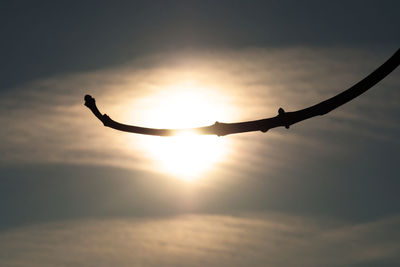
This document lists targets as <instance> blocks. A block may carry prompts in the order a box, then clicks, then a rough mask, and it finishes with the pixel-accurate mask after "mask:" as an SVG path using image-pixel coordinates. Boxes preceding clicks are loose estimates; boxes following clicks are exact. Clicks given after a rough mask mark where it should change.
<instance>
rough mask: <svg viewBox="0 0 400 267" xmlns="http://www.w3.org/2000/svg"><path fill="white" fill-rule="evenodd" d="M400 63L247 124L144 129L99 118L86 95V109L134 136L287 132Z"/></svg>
mask: <svg viewBox="0 0 400 267" xmlns="http://www.w3.org/2000/svg"><path fill="white" fill-rule="evenodd" d="M399 63H400V49H399V50H397V51H396V53H394V55H393V56H392V57H390V58H389V59H388V60H387V61H386V62H385V63H383V64H382V65H381V66H380V67H379V68H377V69H376V70H375V71H374V72H372V73H371V74H369V75H368V76H367V77H365V78H364V79H362V80H361V81H360V82H358V83H356V84H355V85H353V86H352V87H350V88H349V89H347V90H345V91H343V92H342V93H340V94H338V95H336V96H334V97H332V98H329V99H327V100H325V101H322V102H321V103H318V104H316V105H314V106H311V107H308V108H305V109H301V110H298V111H292V112H285V111H284V110H283V109H282V108H279V110H278V115H277V116H276V117H272V118H266V119H261V120H255V121H246V122H238V123H222V122H216V123H215V124H213V125H210V126H204V127H198V128H190V129H153V128H144V127H138V126H132V125H126V124H122V123H119V122H116V121H114V120H112V119H111V118H110V117H109V116H107V114H104V115H102V114H101V113H100V111H99V110H98V108H97V107H96V102H95V99H94V98H93V97H91V96H90V95H85V106H87V107H88V108H89V109H90V110H91V111H92V112H93V114H94V115H95V116H96V117H97V118H98V119H99V120H100V121H101V122H103V124H104V126H107V127H110V128H113V129H116V130H119V131H124V132H130V133H137V134H146V135H157V136H171V135H176V134H179V133H182V132H187V131H191V132H193V131H194V132H196V133H198V134H208V135H218V136H223V135H228V134H235V133H244V132H252V131H261V132H264V133H265V132H266V131H268V130H269V129H272V128H275V127H280V126H284V127H286V128H287V129H288V128H289V126H290V125H292V124H295V123H297V122H300V121H303V120H306V119H309V118H312V117H315V116H318V115H319V116H321V115H324V114H327V113H328V112H330V111H332V110H334V109H336V108H337V107H339V106H341V105H343V104H345V103H347V102H349V101H351V100H352V99H354V98H356V97H357V96H359V95H361V94H362V93H364V92H365V91H367V90H368V89H370V88H371V87H373V86H374V85H375V84H377V83H378V82H379V81H381V80H382V79H383V78H385V77H386V76H387V75H388V74H389V73H391V72H392V71H393V70H394V69H395V68H396V67H397V66H398V65H399Z"/></svg>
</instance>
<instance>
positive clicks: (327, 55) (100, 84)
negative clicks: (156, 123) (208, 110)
mask: <svg viewBox="0 0 400 267" xmlns="http://www.w3.org/2000/svg"><path fill="white" fill-rule="evenodd" d="M399 10H400V2H399V1H233V0H232V1H125V2H124V1H119V2H115V3H113V4H110V1H85V2H84V3H82V1H80V2H74V3H69V2H63V3H57V2H55V1H36V2H32V1H3V2H2V3H1V4H0V33H1V42H0V62H1V65H0V66H1V69H0V73H1V74H0V75H1V76H0V114H1V115H0V123H1V125H2V127H1V130H0V138H1V140H2V142H1V143H0V243H1V245H0V265H6V266H7V264H9V265H10V266H11V265H12V264H15V266H32V265H31V264H32V262H33V263H34V264H37V266H69V265H71V264H77V265H82V266H89V265H91V264H92V265H97V266H103V265H104V266H109V265H110V264H114V265H118V266H133V265H135V264H137V265H138V264H143V265H145V266H153V265H154V266H160V265H161V266H178V265H179V264H181V265H183V266H204V265H208V266H225V265H226V266H265V265H267V264H270V265H271V266H298V265H300V266H302V265H305V266H321V265H322V266H398V264H399V263H400V258H399V256H398V255H400V246H399V245H398V244H399V243H400V234H399V229H400V227H399V226H400V224H399V222H400V219H399V218H400V217H399V216H400V214H399V213H400V197H399V194H398V189H399V187H400V182H399V179H398V176H399V175H398V162H399V159H400V157H399V150H400V143H399V140H398V138H399V134H400V120H399V118H400V106H399V103H400V93H399V90H398V89H399V86H400V77H399V70H395V71H394V72H393V73H392V74H391V75H390V76H389V77H388V78H387V79H386V80H384V81H383V82H382V83H380V84H378V85H377V86H376V87H374V88H373V89H371V91H370V92H368V93H366V94H365V95H362V96H360V98H359V99H356V100H355V101H354V103H353V102H352V103H349V104H347V105H345V106H343V107H341V108H340V110H338V111H335V112H332V113H331V114H328V115H327V116H326V117H325V116H324V117H321V118H315V119H313V120H310V121H309V122H308V121H307V123H304V124H299V125H295V126H294V127H292V128H291V129H290V130H289V131H287V130H285V129H277V130H276V131H271V133H270V132H268V133H267V134H261V133H251V134H244V135H240V136H232V137H230V136H228V137H224V138H221V140H222V141H220V142H226V144H225V143H224V145H225V147H227V149H228V150H232V151H233V152H231V153H230V154H227V156H226V160H225V161H221V162H219V163H216V167H215V169H213V170H212V171H210V172H208V173H205V174H204V175H203V176H204V177H201V178H199V182H198V183H193V184H190V183H189V184H188V183H187V182H183V181H181V180H179V179H176V178H174V177H171V174H168V173H166V172H163V171H162V170H160V171H158V170H156V171H154V170H152V169H151V167H149V166H153V167H152V168H153V169H158V167H157V165H151V164H150V163H149V162H151V160H152V159H151V158H152V156H151V154H148V153H147V154H146V152H143V151H145V149H144V150H143V149H142V148H141V145H142V143H143V144H148V143H149V140H150V143H151V142H153V141H152V140H155V139H145V138H141V137H137V136H134V135H132V136H131V135H122V134H120V133H117V132H114V131H111V130H110V129H105V128H103V127H101V126H100V125H99V123H98V121H96V120H95V118H94V117H93V116H92V115H91V114H90V113H89V111H88V110H87V109H86V108H84V107H83V105H82V104H83V100H82V99H83V96H84V94H86V93H93V94H94V96H95V97H99V98H98V99H97V98H96V99H97V100H98V101H99V102H100V101H101V102H100V103H101V105H100V106H101V107H104V110H106V111H107V112H110V114H111V115H112V117H113V118H114V116H115V117H116V118H118V116H120V117H119V118H123V119H127V118H130V119H132V118H134V119H135V120H134V122H135V123H136V122H137V123H142V122H144V123H147V122H148V121H147V120H146V118H148V117H146V116H147V114H150V112H151V110H152V108H153V107H152V106H151V105H150V106H149V105H147V106H146V105H145V104H143V103H147V102H146V101H148V102H150V103H153V102H151V101H153V98H151V97H152V96H153V95H158V94H159V93H166V94H172V93H173V92H175V91H176V90H177V89H176V88H175V87H179V86H181V87H183V88H184V89H185V86H188V87H193V88H197V89H198V88H200V89H198V90H200V92H201V93H204V95H207V94H208V95H211V96H214V95H213V94H214V93H215V94H216V93H221V95H222V97H221V98H217V97H216V96H215V98H214V99H213V100H215V101H217V102H218V101H219V102H218V103H221V105H222V104H224V105H228V104H229V105H230V108H232V110H236V111H238V112H237V114H238V115H237V114H234V113H231V114H230V115H228V116H226V117H222V118H220V117H218V118H215V117H213V116H212V118H211V119H210V120H214V121H215V120H217V119H218V120H220V119H221V120H222V121H224V119H225V121H226V120H243V119H257V118H262V117H268V116H275V115H276V112H277V109H278V108H279V107H280V106H282V105H283V107H284V108H285V109H287V110H294V109H298V108H302V107H305V106H307V105H311V104H315V103H316V102H318V101H321V100H323V99H325V98H327V97H329V96H332V95H334V94H336V93H339V92H340V91H342V90H344V89H346V88H347V87H348V86H350V85H352V84H353V83H355V82H357V81H358V80H360V79H362V78H363V77H364V76H366V75H367V74H368V73H370V72H371V71H373V70H374V69H375V68H376V67H378V66H379V65H380V64H382V63H383V62H384V61H385V60H386V59H387V58H388V57H389V56H390V55H391V54H393V53H394V52H395V51H396V50H397V49H398V48H399V44H400V34H399V26H400V24H399ZM188 77H189V78H188ZM175 80H176V83H177V84H178V85H176V84H175ZM179 88H180V87H179ZM202 88H203V89H202ZM206 89H207V90H206ZM174 90H175V91H174ZM202 90H203V91H202ZM178 92H179V90H178ZM149 97H150V98H149ZM148 99H149V100H148ZM159 99H161V100H162V99H163V98H162V97H159V98H158V100H157V101H159ZM230 99H232V101H231V100H230ZM225 100H226V101H225ZM228 100H229V101H231V102H229V101H228ZM140 101H143V102H140ZM232 104H233V105H232ZM132 105H133V106H134V111H129V112H131V113H132V114H134V115H132V116H131V117H129V116H128V113H129V112H128V111H127V109H128V108H129V107H131V106H132ZM229 105H228V106H229ZM141 108H143V110H140V111H139V109H141ZM161 112H162V111H161ZM121 113H124V114H127V115H126V116H125V115H121ZM180 113H185V112H180ZM129 114H130V113H129ZM221 114H222V113H221ZM205 115H206V114H205ZM124 116H125V117H124ZM221 116H223V115H221ZM214 121H210V122H214ZM149 123H150V122H149ZM150 126H151V125H150ZM154 142H155V141H154ZM157 142H158V141H157ZM160 169H161V168H160ZM115 220H118V221H115ZM174 225H177V226H176V227H174ZM117 226H118V227H117ZM162 229H169V230H166V231H163V230H162ZM179 229H181V232H179ZM113 231H115V232H113ZM153 232H154V233H157V236H152V235H151V233H153ZM183 237H185V238H183ZM229 237H230V238H229ZM80 238H82V239H80ZM39 244H40V245H39ZM109 244H111V245H109ZM194 244H195V245H194ZM131 246H132V251H134V252H132V251H130V250H128V251H125V250H126V249H127V248H130V247H131ZM50 248H53V249H50ZM92 249H93V250H92ZM66 251H68V252H66ZM137 251H139V252H140V253H139V252H137ZM335 251H336V252H335ZM142 252H143V253H142ZM46 255H47V256H46ZM49 255H50V256H49ZM149 255H150V256H149ZM151 255H155V256H154V257H152V256H151ZM71 258H74V259H76V262H71V261H70V259H71ZM101 264H103V265H101ZM12 266H14V265H12ZM34 266H36V265H34Z"/></svg>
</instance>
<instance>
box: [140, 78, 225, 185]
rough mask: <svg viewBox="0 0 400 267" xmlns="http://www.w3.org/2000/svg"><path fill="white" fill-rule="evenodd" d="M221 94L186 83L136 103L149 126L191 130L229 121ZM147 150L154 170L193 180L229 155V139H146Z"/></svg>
mask: <svg viewBox="0 0 400 267" xmlns="http://www.w3.org/2000/svg"><path fill="white" fill-rule="evenodd" d="M225 100H226V99H225ZM224 103H225V104H226V103H227V102H226V101H224V99H223V98H222V97H221V95H218V94H216V93H215V92H213V91H211V90H206V89H204V88H199V87H197V86H195V85H193V83H190V82H184V83H181V84H179V85H175V86H172V87H169V88H165V90H164V91H163V92H160V93H155V94H151V95H150V96H148V97H145V98H142V99H141V100H140V102H138V103H136V106H139V107H140V108H139V110H141V111H143V113H141V114H140V115H141V119H142V120H143V123H145V124H146V126H149V127H154V128H190V127H197V126H205V125H210V124H213V123H214V122H215V119H217V118H218V119H220V118H222V119H223V118H226V117H227V116H226V112H228V111H229V109H228V108H227V107H226V106H224ZM142 145H143V149H144V150H145V151H146V152H147V153H148V154H149V157H150V158H151V159H152V160H153V163H154V165H153V168H155V169H156V170H157V171H162V172H167V173H169V174H171V175H173V176H175V177H177V178H179V179H182V180H185V181H193V180H195V179H197V178H199V177H201V176H202V175H203V174H204V173H205V172H206V171H208V170H210V169H212V167H213V165H214V164H215V163H216V162H218V161H220V160H221V159H222V158H223V157H224V155H226V149H225V147H226V140H223V138H219V137H217V136H204V135H203V136H201V135H196V134H195V133H191V132H188V133H185V134H181V135H178V136H174V137H146V138H144V139H143V142H142Z"/></svg>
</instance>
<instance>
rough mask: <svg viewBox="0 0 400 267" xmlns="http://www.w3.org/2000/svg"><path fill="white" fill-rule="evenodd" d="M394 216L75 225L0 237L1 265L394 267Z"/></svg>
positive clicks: (204, 217)
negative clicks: (356, 219)
mask: <svg viewBox="0 0 400 267" xmlns="http://www.w3.org/2000/svg"><path fill="white" fill-rule="evenodd" d="M399 222H400V218H399V216H393V217H387V218H383V219H381V220H378V221H372V222H365V223H352V222H344V221H335V220H332V219H327V218H325V219H324V218H311V217H298V216H288V215H285V214H277V213H256V214H236V215H224V214H214V215H212V214H192V215H190V214H189V215H180V216H173V217H159V218H119V219H97V220H94V219H93V220H77V221H66V222H58V223H56V222H55V223H47V224H39V225H32V226H30V227H24V228H15V229H13V230H9V231H6V232H2V233H0V240H1V242H0V263H1V265H2V266H26V265H29V266H43V267H45V266H71V265H75V266H81V265H84V266H110V265H118V266H160V265H162V266H205V265H207V266H277V267H280V266H310V267H312V266H349V265H352V264H367V263H377V265H380V264H379V263H391V265H390V264H389V265H388V266H395V265H396V264H399V261H400V258H399V256H398V255H399V252H400V246H399V242H398V237H399V229H398V227H397V225H398V224H399Z"/></svg>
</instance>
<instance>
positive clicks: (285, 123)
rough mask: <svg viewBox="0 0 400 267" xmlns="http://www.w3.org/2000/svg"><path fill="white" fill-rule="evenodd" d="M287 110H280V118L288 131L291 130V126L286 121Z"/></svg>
mask: <svg viewBox="0 0 400 267" xmlns="http://www.w3.org/2000/svg"><path fill="white" fill-rule="evenodd" d="M285 113H286V112H285V110H284V109H283V108H279V109H278V117H281V119H282V121H283V122H284V124H283V126H285V128H286V129H289V126H290V125H289V124H288V123H287V121H285V118H284V115H285Z"/></svg>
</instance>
